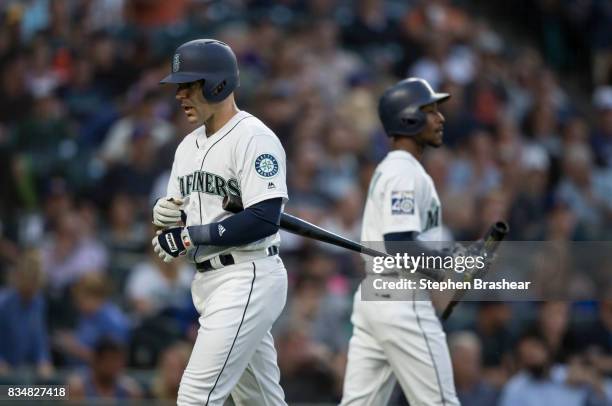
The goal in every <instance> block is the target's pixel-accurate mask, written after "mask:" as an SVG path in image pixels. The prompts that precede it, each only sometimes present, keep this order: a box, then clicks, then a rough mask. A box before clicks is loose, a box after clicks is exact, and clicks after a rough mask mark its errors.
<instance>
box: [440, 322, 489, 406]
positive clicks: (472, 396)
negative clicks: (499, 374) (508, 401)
mask: <svg viewBox="0 0 612 406" xmlns="http://www.w3.org/2000/svg"><path fill="white" fill-rule="evenodd" d="M448 348H449V350H450V354H451V358H452V362H453V376H454V377H455V386H456V388H457V397H458V398H459V401H460V402H461V404H463V405H469V406H489V405H495V404H497V398H498V397H499V391H498V390H497V389H495V388H494V387H493V386H491V385H490V384H488V383H487V382H485V381H484V380H483V378H482V360H481V348H480V341H479V340H478V337H477V336H476V335H475V334H473V333H471V332H469V331H459V332H456V333H453V334H452V335H451V336H450V337H449V338H448Z"/></svg>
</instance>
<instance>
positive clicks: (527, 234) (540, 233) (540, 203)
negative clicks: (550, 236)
mask: <svg viewBox="0 0 612 406" xmlns="http://www.w3.org/2000/svg"><path fill="white" fill-rule="evenodd" d="M515 164H516V163H513V164H512V165H513V166H514V165H515ZM549 167H550V160H549V158H548V155H547V154H546V151H545V150H544V149H543V148H541V147H539V146H537V145H527V146H525V147H524V148H523V150H522V154H521V169H520V170H519V171H516V172H517V175H518V178H517V189H518V190H517V191H516V193H517V195H516V198H515V201H514V204H513V205H512V208H511V211H510V232H511V233H512V234H513V235H514V236H515V238H516V239H517V240H521V241H534V240H541V239H543V238H544V231H545V230H544V229H545V225H544V224H543V223H542V222H541V219H542V218H544V217H545V216H546V203H547V198H548V194H547V189H548V183H549V180H550V179H549Z"/></svg>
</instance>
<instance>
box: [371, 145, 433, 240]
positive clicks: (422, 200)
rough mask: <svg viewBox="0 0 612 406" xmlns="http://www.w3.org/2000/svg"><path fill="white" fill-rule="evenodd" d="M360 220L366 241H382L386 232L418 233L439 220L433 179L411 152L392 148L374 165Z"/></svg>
mask: <svg viewBox="0 0 612 406" xmlns="http://www.w3.org/2000/svg"><path fill="white" fill-rule="evenodd" d="M362 224H363V225H362V230H361V240H362V241H363V242H365V243H369V242H382V241H384V235H385V234H389V233H401V232H408V231H416V232H419V233H421V232H425V231H427V230H431V229H434V228H437V227H438V226H439V225H440V224H441V210H440V200H439V198H438V194H437V193H436V190H435V187H434V184H433V181H432V179H431V177H430V176H429V175H428V174H427V173H426V172H425V169H424V168H423V166H422V165H421V163H420V162H419V161H418V160H417V159H416V158H415V157H414V156H413V155H412V154H410V153H408V152H406V151H403V150H395V151H391V152H389V154H387V156H386V157H385V159H383V160H382V161H381V162H380V164H379V165H378V166H377V167H376V170H375V171H374V175H373V176H372V180H371V181H370V187H369V189H368V196H367V199H366V205H365V210H364V215H363V223H362Z"/></svg>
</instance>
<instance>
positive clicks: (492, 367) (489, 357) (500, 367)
mask: <svg viewBox="0 0 612 406" xmlns="http://www.w3.org/2000/svg"><path fill="white" fill-rule="evenodd" d="M477 312H478V313H477V315H476V324H475V326H474V332H475V333H476V335H477V336H478V338H479V340H480V342H481V343H482V366H483V373H484V378H485V379H486V380H487V381H489V382H491V383H492V384H494V385H495V386H501V385H502V384H503V383H504V382H505V381H506V379H507V378H508V377H507V367H508V363H509V361H510V354H511V352H512V348H513V345H514V337H513V335H512V330H511V329H510V327H509V323H510V318H511V317H512V308H511V307H510V306H509V305H508V304H507V303H503V302H482V303H481V304H480V306H479V308H478V310H477Z"/></svg>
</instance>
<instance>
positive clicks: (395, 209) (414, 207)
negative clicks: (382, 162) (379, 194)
mask: <svg viewBox="0 0 612 406" xmlns="http://www.w3.org/2000/svg"><path fill="white" fill-rule="evenodd" d="M418 186H419V185H418V182H416V180H415V177H412V176H399V175H396V176H393V177H391V178H389V179H388V180H387V182H386V185H385V188H384V194H383V201H382V203H383V204H382V221H383V224H382V234H383V235H384V234H390V233H401V232H409V231H421V230H422V229H423V224H421V212H420V211H421V210H422V207H423V206H422V204H419V203H420V202H421V201H423V200H424V199H423V197H424V196H423V195H422V193H423V191H422V190H419V189H420V188H419V187H418Z"/></svg>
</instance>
